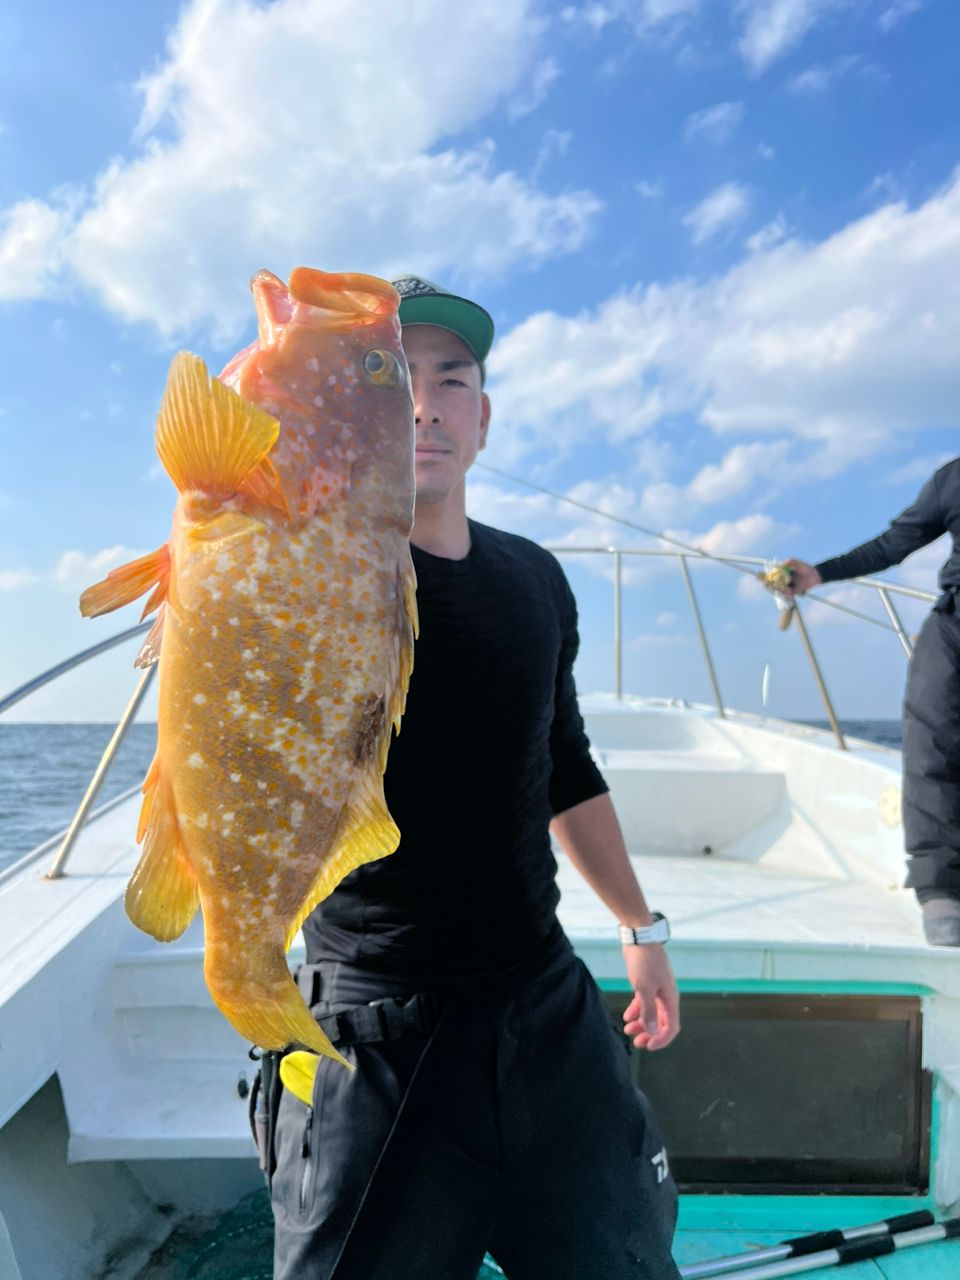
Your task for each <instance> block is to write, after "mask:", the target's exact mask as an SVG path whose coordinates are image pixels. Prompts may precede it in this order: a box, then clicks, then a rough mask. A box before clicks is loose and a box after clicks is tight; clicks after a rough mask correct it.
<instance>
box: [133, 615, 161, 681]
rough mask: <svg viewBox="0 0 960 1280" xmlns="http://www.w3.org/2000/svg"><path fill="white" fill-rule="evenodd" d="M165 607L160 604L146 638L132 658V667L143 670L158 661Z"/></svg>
mask: <svg viewBox="0 0 960 1280" xmlns="http://www.w3.org/2000/svg"><path fill="white" fill-rule="evenodd" d="M166 608H167V606H166V605H165V604H162V605H161V606H160V609H159V611H158V613H157V618H156V621H155V622H154V624H153V626H152V627H151V628H150V630H149V631H148V632H147V638H146V640H144V642H143V644H142V645H141V646H140V652H139V653H138V654H137V656H136V658H135V659H134V663H133V665H134V667H139V668H141V669H143V670H144V671H145V670H146V669H147V667H152V666H153V664H154V663H155V662H158V661H159V659H160V645H161V643H162V641H163V618H164V614H165V613H166Z"/></svg>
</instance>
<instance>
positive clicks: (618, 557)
mask: <svg viewBox="0 0 960 1280" xmlns="http://www.w3.org/2000/svg"><path fill="white" fill-rule="evenodd" d="M548 550H551V551H553V552H554V553H555V554H557V555H565V556H566V555H575V556H582V555H593V556H597V555H600V556H610V557H612V559H613V585H614V594H613V673H614V693H615V695H616V697H617V698H622V697H623V696H624V694H623V562H624V559H625V558H628V559H629V558H631V557H658V558H660V559H675V560H676V561H677V562H678V565H679V569H680V573H681V575H682V577H683V583H684V589H685V593H686V597H687V603H688V605H689V607H690V613H691V616H692V619H693V623H694V628H695V630H696V633H697V638H698V641H699V644H700V651H701V654H702V656H703V660H704V664H705V666H706V670H707V677H708V679H709V682H710V688H711V690H712V693H713V699H714V705H715V706H716V710H717V714H718V715H719V716H721V717H726V715H727V713H728V709H727V707H726V706H725V704H724V701H723V696H722V694H721V692H720V683H719V679H718V677H717V670H716V665H715V663H714V660H713V655H712V652H711V649H710V642H709V639H708V636H707V629H706V627H705V625H704V620H703V615H702V613H701V610H700V604H699V600H698V598H697V593H696V590H695V588H694V583H693V577H692V575H691V573H690V562H691V561H695V562H696V561H702V562H707V563H714V564H716V563H721V564H726V565H728V566H729V567H731V568H733V569H740V570H741V571H743V572H747V573H751V574H757V573H759V572H760V571H761V570H763V569H764V568H769V567H770V566H771V563H772V562H771V561H770V560H769V559H764V558H763V557H759V556H730V555H714V554H712V553H706V552H704V553H702V554H698V553H697V552H696V551H695V550H693V549H691V550H688V551H673V550H666V549H662V548H657V547H651V548H645V547H644V548H641V547H615V546H586V547H581V546H563V545H558V546H553V547H548ZM850 581H852V582H854V583H856V584H857V585H859V586H864V587H868V588H870V589H871V590H873V591H875V592H876V593H877V594H878V596H879V598H880V600H881V601H882V603H883V607H884V610H885V611H886V614H887V617H888V618H889V619H890V621H889V622H883V621H882V620H881V619H879V618H872V617H870V616H869V615H867V614H864V613H860V612H859V611H858V610H856V609H852V608H850V607H849V606H848V605H845V604H842V603H841V602H839V601H836V600H830V599H829V598H827V597H824V596H815V595H808V596H807V597H805V598H806V599H807V600H812V601H815V602H816V603H819V604H822V605H824V606H826V607H827V608H830V609H834V610H837V611H839V612H842V613H847V614H852V615H853V616H854V617H856V618H859V619H861V620H862V621H865V622H868V623H870V624H872V625H874V626H878V627H882V628H884V629H885V630H887V631H891V632H893V633H894V634H895V635H896V636H897V638H898V640H899V642H900V644H901V646H902V648H903V650H904V652H905V653H906V655H907V656H908V657H909V656H910V654H911V652H912V643H911V640H910V636H909V634H908V633H907V631H906V629H905V627H904V626H903V622H902V620H901V618H900V615H899V613H898V611H897V608H896V606H895V604H894V602H893V600H892V598H891V597H892V596H893V595H900V596H904V597H907V598H909V599H912V600H921V601H925V602H932V601H934V600H936V598H937V597H936V595H935V594H934V593H933V592H930V591H921V590H918V589H916V588H914V587H904V586H900V585H899V584H898V583H893V582H883V581H880V580H879V579H876V578H853V579H850ZM778 603H779V604H780V606H781V608H786V609H789V610H790V613H791V616H792V617H794V618H795V619H796V623H797V631H798V634H799V635H800V639H801V642H802V644H803V648H804V651H805V653H806V657H807V660H808V662H809V663H810V667H811V670H812V672H813V677H814V680H815V682H816V685H817V689H818V691H819V693H820V697H821V699H822V701H823V705H824V709H825V710H826V713H827V720H828V721H829V723H830V726H831V728H832V729H833V734H834V737H835V739H836V742H837V746H838V747H839V748H840V749H841V750H846V741H845V738H844V735H843V732H842V730H841V728H840V723H839V721H838V719H837V715H836V711H835V709H834V705H833V700H832V698H831V696H830V692H829V690H828V688H827V682H826V679H825V678H824V674H823V670H822V668H821V666H820V663H819V661H818V660H817V656H816V654H815V652H814V649H813V645H812V644H811V641H810V635H809V632H808V630H807V626H806V623H805V622H804V619H803V614H802V612H801V609H800V605H799V603H798V602H797V600H796V599H794V600H791V601H789V602H788V601H785V600H784V599H783V598H782V597H781V598H780V599H779V601H778ZM151 625H152V624H151V623H150V622H143V623H140V624H139V625H137V626H134V627H129V628H127V629H126V630H125V631H121V632H118V633H117V634H116V635H114V636H111V637H109V638H108V639H106V640H102V641H100V643H99V644H95V645H91V647H90V648H88V649H83V650H82V651H81V652H79V653H77V654H74V656H73V657H72V658H67V659H66V660H65V661H63V662H59V663H57V664H56V665H55V666H53V667H50V668H49V670H47V671H45V672H43V673H42V674H41V675H38V676H35V677H34V678H33V679H32V680H28V681H27V682H26V683H25V684H22V685H20V686H19V687H18V688H16V689H14V690H13V691H12V692H11V693H9V694H7V695H6V696H5V697H3V698H0V715H2V714H3V713H4V712H5V711H8V710H9V709H10V708H11V707H13V706H15V705H16V704H17V703H18V702H21V701H22V700H23V699H24V698H27V697H29V695H30V694H32V693H35V692H36V691H37V690H38V689H41V688H43V687H44V686H45V685H48V684H50V683H51V681H54V680H56V679H58V678H59V677H60V676H63V675H66V674H67V673H68V672H70V671H73V670H75V669H76V668H77V667H79V666H82V665H83V664H84V663H86V662H89V661H90V660H91V659H92V658H95V657H97V656H98V655H100V654H101V653H106V652H107V651H108V650H110V649H114V648H116V646H118V645H121V644H124V643H126V642H127V641H129V640H132V639H133V638H134V637H136V636H139V635H141V634H142V633H143V632H144V631H146V630H148V629H149V628H150V626H151ZM155 672H156V666H155V665H153V666H149V667H147V668H146V669H145V670H144V671H143V673H142V674H141V676H140V679H139V681H138V682H137V686H136V688H135V690H134V692H133V696H132V697H131V698H130V701H129V702H128V704H127V706H126V708H125V709H124V711H123V714H122V715H121V717H120V719H119V721H118V722H117V726H116V728H115V730H114V732H113V736H112V737H111V739H110V741H109V743H108V744H107V747H106V749H105V750H104V752H103V755H102V756H101V759H100V763H99V764H98V765H97V767H96V770H95V771H94V774H93V777H92V778H91V779H90V783H89V785H88V786H87V789H86V791H85V793H84V796H83V799H82V800H81V801H80V804H79V806H78V808H77V811H76V813H75V814H74V816H73V820H72V821H71V823H70V825H69V827H68V828H67V830H66V832H65V833H64V834H63V837H62V839H61V838H60V837H55V838H54V840H52V841H48V842H47V843H46V844H44V845H41V846H40V848H39V849H37V850H34V851H33V853H32V854H29V855H27V857H28V858H29V859H30V860H33V859H34V858H35V857H36V856H37V855H38V854H40V853H41V852H44V851H48V850H49V849H50V848H52V847H54V846H55V845H56V846H57V854H56V857H55V858H54V860H53V863H52V864H51V866H50V869H49V871H48V872H47V873H46V878H47V879H49V880H57V879H59V878H60V877H61V876H63V874H64V872H65V869H66V864H67V860H68V858H69V856H70V851H71V850H72V848H73V846H74V844H75V843H76V840H77V837H78V835H79V834H80V831H81V830H82V828H83V826H84V824H85V822H86V821H87V819H88V818H89V816H90V814H91V810H92V808H93V803H94V800H95V799H96V797H97V794H98V792H99V791H100V788H101V786H102V785H103V782H104V779H105V778H106V776H107V774H108V772H109V770H110V766H111V765H112V764H113V761H114V760H115V758H116V755H117V752H118V750H119V748H120V745H121V744H122V742H123V740H124V738H125V737H126V734H127V730H128V729H129V727H130V725H131V724H132V723H133V720H134V718H135V716H136V714H137V711H138V710H139V707H140V704H141V703H142V702H143V699H144V696H145V694H146V692H147V690H148V688H149V686H150V682H151V680H152V679H153V677H154V674H155ZM117 802H118V801H113V802H111V806H110V807H112V805H113V804H114V803H117ZM104 807H105V808H106V807H107V806H104ZM98 812H102V810H100V811H98Z"/></svg>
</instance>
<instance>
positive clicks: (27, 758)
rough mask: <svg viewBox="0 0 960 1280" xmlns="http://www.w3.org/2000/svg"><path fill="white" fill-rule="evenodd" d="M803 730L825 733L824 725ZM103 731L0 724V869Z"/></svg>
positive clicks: (889, 741) (32, 844)
mask: <svg viewBox="0 0 960 1280" xmlns="http://www.w3.org/2000/svg"><path fill="white" fill-rule="evenodd" d="M801 723H803V724H811V725H816V726H817V727H818V728H822V729H825V728H827V727H828V726H827V723H826V721H823V720H807V721H802V722H801ZM841 728H842V729H843V731H844V733H846V734H848V735H849V736H850V737H852V738H864V739H866V740H867V741H868V742H877V743H880V744H881V745H882V746H885V747H894V748H899V746H900V741H901V736H900V721H899V720H844V721H841ZM112 734H113V726H112V725H110V724H4V723H2V722H0V868H3V867H5V866H8V865H9V864H10V863H12V862H15V861H16V860H17V859H18V858H20V857H22V856H23V854H25V853H29V852H30V851H31V850H33V849H35V848H36V847H37V846H38V845H40V844H42V843H44V842H45V841H47V840H50V839H52V838H53V837H54V836H56V835H58V834H59V833H61V832H62V831H64V830H65V829H66V828H67V827H68V826H69V825H70V822H71V820H72V818H73V815H74V813H75V812H76V809H77V806H78V805H79V803H80V801H81V800H82V799H83V795H84V793H85V791H86V789H87V785H88V784H89V782H90V779H91V777H92V776H93V773H94V771H95V769H96V767H97V764H98V763H99V761H100V757H101V755H102V754H103V751H104V748H105V747H106V746H107V743H108V742H109V741H110V738H111V736H112ZM156 736H157V726H156V725H155V724H133V725H131V726H130V729H129V731H128V733H127V736H126V738H125V739H124V741H123V743H122V744H121V747H120V750H119V752H118V753H117V756H116V758H115V760H114V762H113V764H112V766H111V768H110V771H109V773H108V774H107V776H106V778H105V780H104V782H103V784H102V786H101V788H100V791H99V793H98V795H97V799H96V801H95V803H94V808H97V807H98V806H99V805H102V804H104V803H106V802H107V801H108V800H110V799H112V798H113V797H114V796H118V795H120V794H121V793H122V792H124V791H128V790H129V789H130V788H131V787H135V786H139V784H140V783H141V782H142V781H143V777H144V774H145V773H146V771H147V768H148V766H149V764H150V761H151V759H152V758H153V751H154V747H155V745H156Z"/></svg>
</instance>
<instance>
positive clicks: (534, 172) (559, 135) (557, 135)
mask: <svg viewBox="0 0 960 1280" xmlns="http://www.w3.org/2000/svg"><path fill="white" fill-rule="evenodd" d="M572 140H573V134H572V133H570V131H569V130H566V129H548V130H547V131H546V133H545V134H544V135H543V141H542V142H541V143H540V150H539V151H538V152H537V158H536V160H535V161H534V165H533V168H532V169H531V170H530V180H531V182H537V181H538V180H539V178H540V174H541V173H542V172H543V170H544V169H545V168H546V166H547V165H548V164H549V163H550V161H551V160H552V159H553V158H554V156H564V155H566V154H567V151H568V149H569V147H570V143H571V141H572Z"/></svg>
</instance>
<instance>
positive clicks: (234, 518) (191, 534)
mask: <svg viewBox="0 0 960 1280" xmlns="http://www.w3.org/2000/svg"><path fill="white" fill-rule="evenodd" d="M265 528H266V525H265V524H264V523H263V521H262V520H257V519H255V518H254V517H253V516H248V515H244V513H243V512H241V511H220V512H218V513H217V514H216V515H214V516H209V517H207V518H206V519H203V520H195V521H193V522H192V523H191V525H190V528H189V531H188V533H187V537H188V538H189V539H190V541H191V542H194V543H196V542H199V543H204V542H209V543H217V544H220V543H224V542H233V541H235V540H236V539H237V538H249V537H250V535H251V534H253V533H262V532H263V530H264V529H265Z"/></svg>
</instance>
